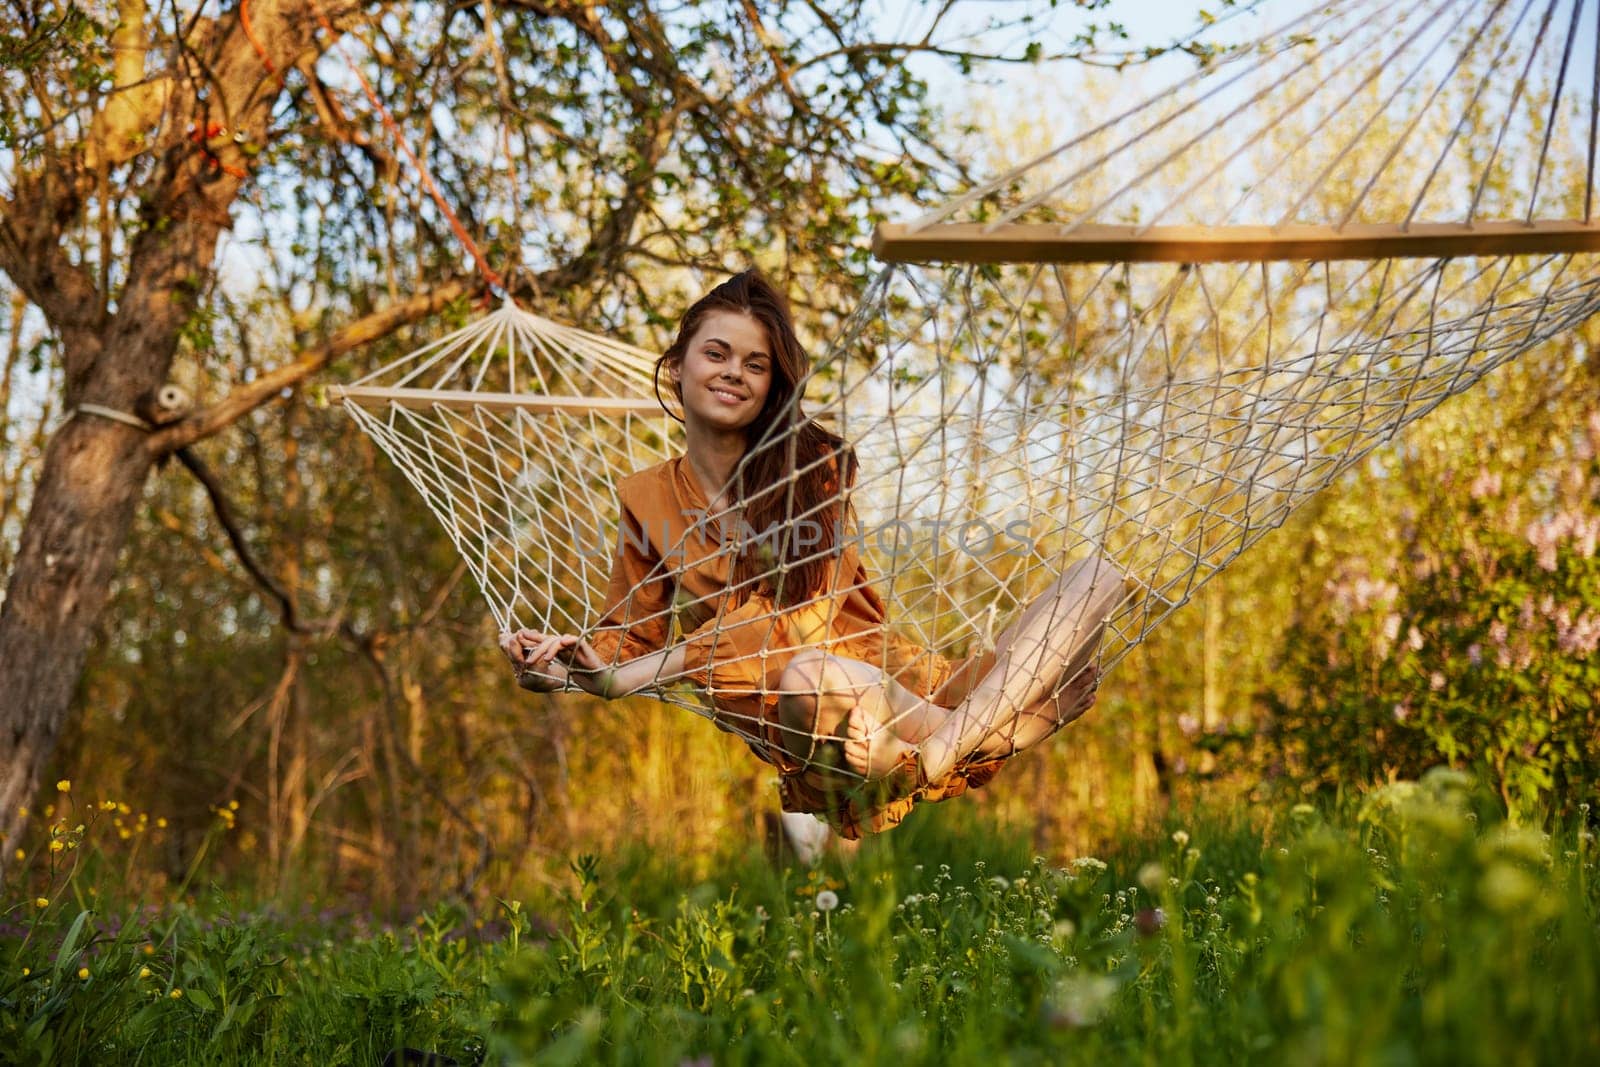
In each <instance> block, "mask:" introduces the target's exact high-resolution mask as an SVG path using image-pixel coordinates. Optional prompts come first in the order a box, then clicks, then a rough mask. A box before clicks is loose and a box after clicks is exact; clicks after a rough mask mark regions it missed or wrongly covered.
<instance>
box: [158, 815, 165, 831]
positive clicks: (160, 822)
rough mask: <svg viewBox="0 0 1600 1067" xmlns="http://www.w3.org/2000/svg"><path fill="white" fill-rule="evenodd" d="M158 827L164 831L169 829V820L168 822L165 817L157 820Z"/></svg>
mask: <svg viewBox="0 0 1600 1067" xmlns="http://www.w3.org/2000/svg"><path fill="white" fill-rule="evenodd" d="M156 826H157V827H158V828H159V829H162V830H165V829H166V828H167V820H166V818H165V817H162V818H160V819H157V820H156Z"/></svg>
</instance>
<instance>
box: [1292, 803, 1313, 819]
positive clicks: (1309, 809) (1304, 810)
mask: <svg viewBox="0 0 1600 1067" xmlns="http://www.w3.org/2000/svg"><path fill="white" fill-rule="evenodd" d="M1316 813H1317V809H1316V808H1315V807H1314V806H1312V805H1310V804H1296V805H1295V806H1294V807H1292V808H1290V809H1289V814H1290V815H1299V816H1302V817H1303V816H1307V815H1315V814H1316Z"/></svg>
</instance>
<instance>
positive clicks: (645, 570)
mask: <svg viewBox="0 0 1600 1067" xmlns="http://www.w3.org/2000/svg"><path fill="white" fill-rule="evenodd" d="M619 495H620V494H619ZM671 596H672V575H671V573H670V572H669V571H668V570H667V568H666V567H665V566H664V565H663V564H662V561H661V559H660V557H659V556H658V555H657V554H656V552H655V549H654V548H653V547H652V546H651V545H650V542H649V539H648V538H647V537H646V536H645V528H644V525H643V523H641V522H640V521H639V517H638V516H637V515H636V514H635V513H634V511H633V509H632V508H631V507H629V506H628V503H627V501H626V500H625V499H624V500H622V501H621V515H620V518H619V520H618V522H617V550H616V553H615V555H613V556H612V559H611V579H610V581H608V582H607V583H606V597H605V607H604V609H603V610H602V611H601V614H600V620H599V622H597V623H596V624H595V626H594V629H593V631H592V632H591V633H590V635H589V643H590V644H591V645H593V646H594V649H595V651H596V652H598V653H600V656H601V658H602V659H606V660H609V661H610V662H612V663H621V662H624V661H626V660H630V659H636V658H637V657H639V656H642V655H644V654H645V653H647V652H657V651H660V650H661V648H662V647H663V646H665V644H666V641H667V628H668V622H669V618H668V604H669V603H670V601H671Z"/></svg>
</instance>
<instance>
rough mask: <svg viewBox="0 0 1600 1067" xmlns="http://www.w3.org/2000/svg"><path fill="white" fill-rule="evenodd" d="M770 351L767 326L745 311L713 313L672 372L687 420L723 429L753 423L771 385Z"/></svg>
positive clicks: (733, 428) (696, 332)
mask: <svg viewBox="0 0 1600 1067" xmlns="http://www.w3.org/2000/svg"><path fill="white" fill-rule="evenodd" d="M771 349H772V346H771V342H770V341H769V340H768V339H767V331H766V329H765V327H763V326H762V325H761V324H760V323H759V322H757V321H756V320H755V319H753V318H751V317H750V316H749V315H746V314H745V313H744V312H742V311H711V312H708V313H707V314H706V316H705V318H703V319H702V320H701V321H700V326H699V328H698V329H696V330H695V332H694V336H693V337H691V338H690V339H689V346H688V348H687V349H685V351H684V353H683V360H682V362H681V363H679V365H678V366H677V367H676V368H674V369H673V372H672V374H673V378H674V380H675V381H676V382H677V383H678V390H679V392H680V393H681V394H682V397H683V418H684V422H686V423H687V422H690V421H696V422H699V423H700V424H701V425H703V426H705V427H706V428H708V429H713V430H724V431H731V430H743V429H744V428H745V427H747V426H749V425H750V424H751V423H752V422H754V421H755V419H756V416H757V415H759V414H761V408H762V405H764V404H765V403H766V401H767V392H768V391H769V390H770V389H771V388H772V364H773V356H772V350H771Z"/></svg>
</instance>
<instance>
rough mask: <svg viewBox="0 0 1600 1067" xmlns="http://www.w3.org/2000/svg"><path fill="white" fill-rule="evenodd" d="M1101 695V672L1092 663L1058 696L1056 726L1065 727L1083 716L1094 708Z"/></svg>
mask: <svg viewBox="0 0 1600 1067" xmlns="http://www.w3.org/2000/svg"><path fill="white" fill-rule="evenodd" d="M1099 694H1100V672H1099V670H1097V669H1096V668H1095V665H1094V664H1092V663H1091V664H1089V665H1087V666H1086V667H1084V668H1083V669H1082V670H1080V671H1079V672H1078V673H1077V675H1076V676H1074V677H1073V678H1072V679H1071V680H1070V681H1068V682H1067V684H1066V685H1064V686H1062V687H1061V691H1060V692H1059V693H1057V694H1056V698H1055V706H1056V725H1057V726H1065V725H1066V724H1067V723H1069V722H1071V721H1072V720H1074V719H1076V718H1079V717H1080V716H1082V715H1083V713H1084V712H1086V711H1088V710H1089V709H1090V708H1092V707H1094V702H1095V699H1096V698H1097V697H1098V696H1099Z"/></svg>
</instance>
